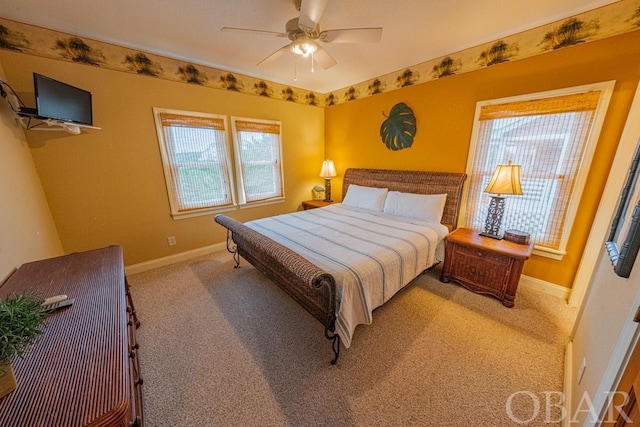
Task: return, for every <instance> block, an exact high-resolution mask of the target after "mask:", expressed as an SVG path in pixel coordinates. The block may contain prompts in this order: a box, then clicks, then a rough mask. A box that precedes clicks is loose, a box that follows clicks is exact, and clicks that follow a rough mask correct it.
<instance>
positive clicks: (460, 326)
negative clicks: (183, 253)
mask: <svg viewBox="0 0 640 427" xmlns="http://www.w3.org/2000/svg"><path fill="white" fill-rule="evenodd" d="M241 265H242V267H241V268H240V269H234V268H233V262H232V260H231V256H230V255H229V254H228V253H226V252H218V253H215V254H212V255H209V256H206V257H201V258H197V259H194V260H190V261H185V262H182V263H178V264H174V265H172V266H168V267H163V268H159V269H156V270H152V271H148V272H145V273H140V274H137V275H133V276H130V277H129V283H130V284H131V292H132V294H133V300H134V303H135V305H136V310H137V312H138V316H139V318H140V321H141V322H142V325H141V327H140V329H138V341H139V343H140V353H139V354H140V362H141V370H142V376H143V378H144V386H143V396H144V409H145V422H146V424H147V425H148V426H152V427H153V426H325V425H326V426H328V425H331V426H465V427H467V426H509V425H528V426H543V425H544V426H550V425H560V421H559V410H557V408H552V409H554V410H553V411H552V412H551V417H550V418H547V419H545V417H546V413H545V401H544V399H545V394H544V393H545V392H549V391H552V392H553V391H555V392H561V391H562V380H563V367H564V348H565V345H566V343H567V342H568V339H569V334H570V332H571V327H572V324H573V321H574V320H575V315H576V312H575V310H573V309H571V308H570V307H568V306H567V304H566V302H564V301H563V300H561V299H559V298H556V297H553V296H550V295H546V294H543V293H539V292H535V291H532V290H530V289H527V288H521V289H519V290H518V295H517V297H516V305H515V307H514V308H512V309H508V308H506V307H504V306H503V305H502V304H501V303H500V302H499V301H497V300H495V299H493V298H491V297H487V296H481V295H476V294H473V293H471V292H469V291H467V290H465V289H464V288H462V287H461V286H458V285H456V284H453V283H448V284H445V283H441V282H440V281H439V280H438V278H439V276H440V269H439V267H436V268H434V269H432V270H430V271H428V272H426V273H425V274H423V275H422V276H420V277H419V278H417V279H416V280H415V281H414V282H413V283H411V284H410V285H409V286H407V287H406V288H405V289H403V290H402V291H400V292H399V293H398V294H397V295H396V296H394V297H393V299H392V300H391V301H390V302H388V303H387V304H386V305H384V306H383V307H381V308H379V309H377V310H376V311H375V312H374V322H373V324H372V325H361V326H358V328H357V329H356V332H355V336H354V341H353V343H352V345H351V347H350V348H348V349H345V348H343V349H342V352H341V354H340V359H339V361H338V364H337V365H336V366H332V365H330V363H329V362H330V360H331V357H332V353H331V351H330V342H329V341H328V340H326V339H325V338H324V331H323V327H322V326H321V325H320V323H319V322H317V321H316V320H315V319H313V318H312V317H311V316H310V315H309V314H308V313H307V312H306V311H304V310H303V309H302V308H301V307H299V306H298V305H297V304H295V303H294V302H293V301H292V300H291V299H290V298H289V297H288V296H287V295H286V294H285V293H284V292H282V291H281V290H280V289H279V288H278V287H277V286H276V285H275V284H273V283H272V282H270V281H269V280H268V279H266V278H265V277H264V276H262V275H261V274H260V273H259V272H257V271H256V270H255V269H254V268H253V267H251V266H250V265H249V264H248V263H247V262H246V261H244V260H242V264H241ZM514 393H515V394H514ZM537 399H539V402H538V403H539V404H540V408H539V409H538V411H537V413H536V407H535V403H536V402H535V400H537ZM527 420H530V421H529V422H527V423H525V424H523V423H522V421H527Z"/></svg>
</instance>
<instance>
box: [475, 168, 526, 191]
mask: <svg viewBox="0 0 640 427" xmlns="http://www.w3.org/2000/svg"><path fill="white" fill-rule="evenodd" d="M484 192H485V193H491V194H522V187H521V186H520V165H512V164H511V160H509V163H508V164H506V165H498V166H496V171H495V172H494V173H493V176H492V177H491V181H489V185H487V188H485V189H484Z"/></svg>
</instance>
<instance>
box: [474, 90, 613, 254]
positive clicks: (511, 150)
mask: <svg viewBox="0 0 640 427" xmlns="http://www.w3.org/2000/svg"><path fill="white" fill-rule="evenodd" d="M600 95H601V91H592V92H584V93H580V94H576V95H566V96H558V97H553V98H545V99H538V100H532V101H519V102H513V103H504V104H499V105H485V106H482V107H481V110H480V115H479V117H480V122H479V123H478V124H477V126H478V140H477V142H476V151H475V155H474V160H473V165H472V171H471V173H470V177H469V196H468V201H467V211H466V215H465V218H464V220H463V222H464V225H465V226H466V227H470V228H476V229H483V228H484V221H485V218H486V214H487V208H488V206H489V201H490V195H489V194H486V193H484V189H485V188H486V186H487V184H488V182H489V180H490V179H491V176H492V174H493V172H494V170H495V168H496V165H498V164H506V163H507V162H508V161H509V160H511V161H512V163H513V164H516V165H521V166H522V175H521V184H522V192H523V194H522V195H521V196H507V197H506V207H505V216H504V218H503V221H502V225H503V228H504V229H505V230H506V229H519V230H524V231H527V232H529V233H530V234H531V239H532V241H534V242H535V243H536V245H538V246H544V247H548V248H551V249H556V250H557V249H559V246H560V242H561V239H562V231H563V226H564V223H565V220H566V215H567V209H568V206H569V202H570V200H571V196H572V192H573V189H574V185H575V181H576V176H577V173H578V168H579V166H580V164H581V161H582V158H583V156H584V152H585V147H586V143H587V140H588V137H589V132H590V130H591V125H592V121H593V117H594V113H595V110H596V107H597V105H598V101H599V98H600Z"/></svg>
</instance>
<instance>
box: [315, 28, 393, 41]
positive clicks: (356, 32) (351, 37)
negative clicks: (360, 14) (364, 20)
mask: <svg viewBox="0 0 640 427" xmlns="http://www.w3.org/2000/svg"><path fill="white" fill-rule="evenodd" d="M319 39H320V41H323V42H326V43H377V42H379V41H380V40H381V39H382V28H381V27H375V28H345V29H343V30H326V31H323V32H321V33H320V38H319Z"/></svg>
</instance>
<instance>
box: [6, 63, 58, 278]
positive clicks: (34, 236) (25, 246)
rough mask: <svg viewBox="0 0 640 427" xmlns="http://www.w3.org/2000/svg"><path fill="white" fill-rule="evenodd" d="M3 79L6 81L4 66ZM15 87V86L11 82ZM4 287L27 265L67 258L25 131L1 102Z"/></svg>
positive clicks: (7, 106)
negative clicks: (14, 271) (7, 278)
mask: <svg viewBox="0 0 640 427" xmlns="http://www.w3.org/2000/svg"><path fill="white" fill-rule="evenodd" d="M0 79H1V80H3V81H6V80H5V77H4V71H3V69H2V66H1V65H0ZM8 83H9V84H11V82H8ZM0 197H1V198H2V203H1V204H0V283H1V282H2V281H4V279H5V278H6V277H7V276H8V275H9V274H10V273H11V272H12V271H13V269H14V268H16V267H19V266H20V265H22V264H24V263H25V262H29V261H34V260H37V259H42V258H50V257H53V256H59V255H62V254H63V250H62V244H61V243H60V238H59V237H58V232H57V231H56V227H55V224H54V222H53V218H52V216H51V211H50V210H49V205H48V204H47V200H46V197H45V194H44V191H43V189H42V184H41V182H40V178H39V176H38V173H37V171H36V167H35V165H34V163H33V158H32V157H31V149H30V148H29V145H28V144H27V138H26V137H25V134H24V131H23V129H22V128H21V127H20V126H18V125H17V124H16V122H15V120H14V119H13V116H12V114H11V109H10V107H9V104H8V103H7V102H6V101H5V100H4V99H2V98H0Z"/></svg>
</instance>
